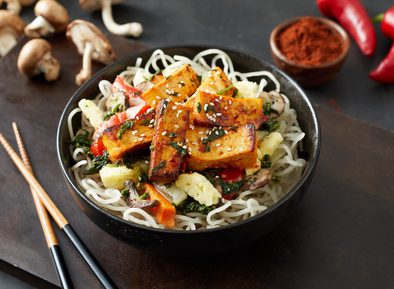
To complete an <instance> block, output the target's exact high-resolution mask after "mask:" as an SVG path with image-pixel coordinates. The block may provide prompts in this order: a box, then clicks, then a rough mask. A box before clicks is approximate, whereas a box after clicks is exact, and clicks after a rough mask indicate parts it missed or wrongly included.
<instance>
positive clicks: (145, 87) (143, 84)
mask: <svg viewBox="0 0 394 289" xmlns="http://www.w3.org/2000/svg"><path fill="white" fill-rule="evenodd" d="M153 86H155V84H154V83H153V82H152V81H143V82H140V83H138V84H137V85H136V86H135V88H137V89H139V90H141V91H142V92H143V93H145V92H147V91H148V90H149V89H151V88H152V87H153Z"/></svg>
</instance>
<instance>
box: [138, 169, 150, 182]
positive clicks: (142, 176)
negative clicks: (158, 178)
mask: <svg viewBox="0 0 394 289" xmlns="http://www.w3.org/2000/svg"><path fill="white" fill-rule="evenodd" d="M138 181H139V182H140V183H149V177H148V175H147V174H146V173H145V172H143V171H141V172H140V173H139V174H138Z"/></svg>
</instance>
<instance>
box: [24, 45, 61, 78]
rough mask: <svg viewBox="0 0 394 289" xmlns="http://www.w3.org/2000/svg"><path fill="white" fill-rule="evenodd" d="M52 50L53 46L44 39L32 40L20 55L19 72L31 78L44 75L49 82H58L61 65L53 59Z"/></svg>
mask: <svg viewBox="0 0 394 289" xmlns="http://www.w3.org/2000/svg"><path fill="white" fill-rule="evenodd" d="M51 50H52V48H51V45H50V44H49V43H48V41H46V40H44V39H32V40H30V41H29V42H27V43H26V44H25V46H23V48H22V50H21V52H20V53H19V57H18V69H19V71H20V72H21V73H23V74H26V75H27V76H29V77H32V76H36V75H39V74H40V73H44V74H45V79H46V80H47V81H54V80H56V79H57V78H58V76H59V71H60V63H59V62H58V61H57V60H56V59H55V58H53V57H52V55H51Z"/></svg>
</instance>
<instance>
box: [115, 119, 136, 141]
mask: <svg viewBox="0 0 394 289" xmlns="http://www.w3.org/2000/svg"><path fill="white" fill-rule="evenodd" d="M133 126H134V121H128V120H126V121H125V122H124V123H123V124H122V126H121V127H120V130H119V131H118V133H117V134H116V137H117V138H118V139H122V134H124V133H125V131H126V130H127V129H132V128H133Z"/></svg>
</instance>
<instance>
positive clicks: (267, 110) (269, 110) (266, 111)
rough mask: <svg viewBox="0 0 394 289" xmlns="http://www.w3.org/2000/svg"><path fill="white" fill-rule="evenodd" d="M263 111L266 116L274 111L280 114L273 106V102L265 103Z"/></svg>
mask: <svg viewBox="0 0 394 289" xmlns="http://www.w3.org/2000/svg"><path fill="white" fill-rule="evenodd" d="M263 111H264V115H265V116H268V115H270V114H271V113H272V112H273V113H276V114H277V115H279V112H278V111H277V110H276V109H273V108H271V102H267V103H265V104H263Z"/></svg>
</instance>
